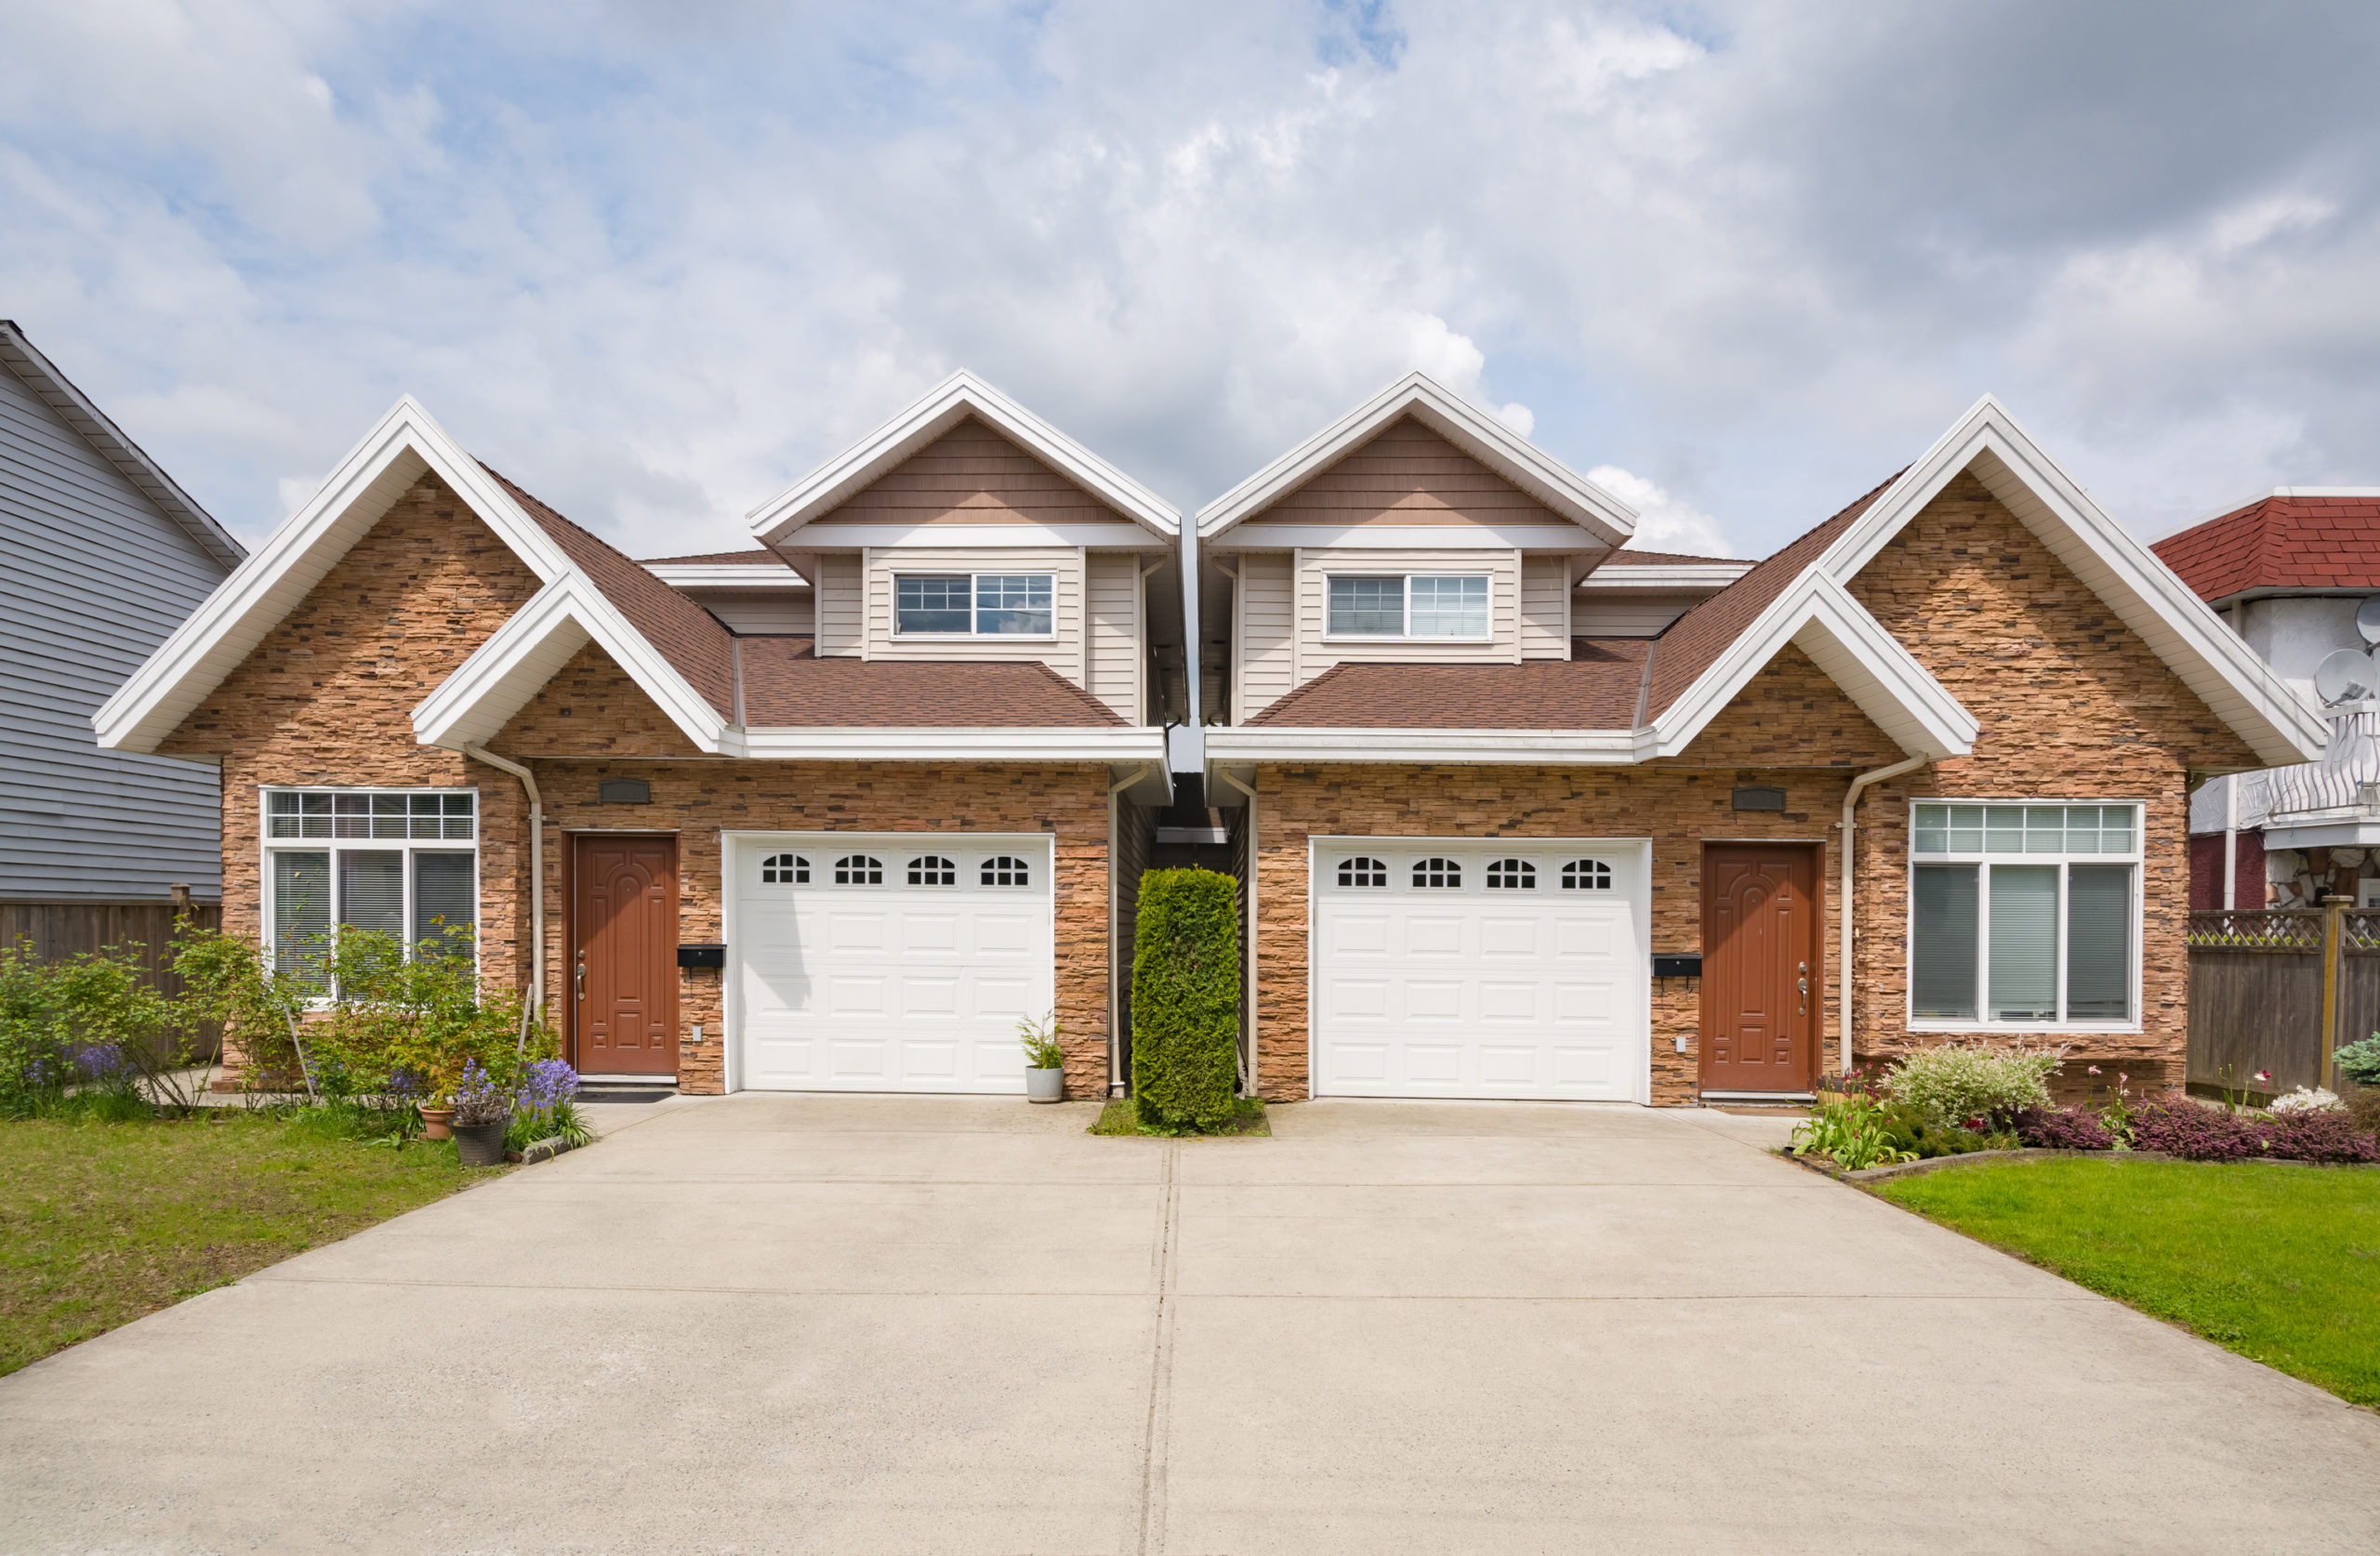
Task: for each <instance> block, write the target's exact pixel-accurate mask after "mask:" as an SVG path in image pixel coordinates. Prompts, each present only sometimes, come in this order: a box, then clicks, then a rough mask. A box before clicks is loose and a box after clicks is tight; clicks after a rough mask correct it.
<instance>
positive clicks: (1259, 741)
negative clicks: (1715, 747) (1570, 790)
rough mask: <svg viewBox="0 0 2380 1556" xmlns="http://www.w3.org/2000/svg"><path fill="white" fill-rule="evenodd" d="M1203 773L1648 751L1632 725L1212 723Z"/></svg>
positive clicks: (1581, 758)
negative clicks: (1267, 765) (1268, 766)
mask: <svg viewBox="0 0 2380 1556" xmlns="http://www.w3.org/2000/svg"><path fill="white" fill-rule="evenodd" d="M1205 733H1206V737H1207V771H1208V772H1209V773H1210V774H1211V773H1212V772H1213V771H1214V770H1215V769H1216V768H1217V767H1238V766H1243V765H1245V764H1247V763H1249V762H1272V761H1281V762H1382V761H1392V762H1436V763H1447V764H1452V765H1457V766H1483V765H1488V764H1494V763H1502V762H1560V763H1571V762H1578V763H1589V764H1606V765H1615V766H1623V765H1626V764H1629V763H1633V762H1641V761H1644V760H1645V759H1646V758H1647V757H1649V756H1650V755H1651V754H1652V750H1651V739H1650V736H1649V732H1642V731H1634V730H1558V731H1557V730H1435V729H1431V730H1393V729H1381V730H1375V729H1349V728H1346V727H1344V726H1339V725H1331V726H1313V727H1307V728H1298V727H1295V726H1287V725H1278V724H1228V725H1211V726H1209V727H1208V728H1207V730H1206V731H1205Z"/></svg>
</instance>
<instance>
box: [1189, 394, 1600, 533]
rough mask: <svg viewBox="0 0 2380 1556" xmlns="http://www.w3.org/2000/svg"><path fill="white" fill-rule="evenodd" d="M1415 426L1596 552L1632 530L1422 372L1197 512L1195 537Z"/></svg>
mask: <svg viewBox="0 0 2380 1556" xmlns="http://www.w3.org/2000/svg"><path fill="white" fill-rule="evenodd" d="M1407 415H1409V416H1411V417H1413V419H1414V420H1416V421H1418V422H1420V423H1421V425H1422V426H1424V427H1426V428H1428V429H1430V430H1431V431H1433V432H1435V433H1436V434H1438V436H1440V437H1442V438H1444V439H1446V440H1447V442H1450V443H1452V444H1453V445H1454V446H1455V447H1456V448H1458V449H1461V451H1462V452H1463V453H1464V454H1466V455H1470V456H1471V457H1472V458H1474V459H1475V460H1477V461H1478V462H1479V463H1480V464H1481V465H1483V466H1485V467H1486V468H1488V469H1489V470H1492V471H1494V472H1495V473H1496V474H1497V475H1499V476H1501V477H1502V478H1503V479H1504V480H1506V481H1511V482H1512V483H1513V484H1514V486H1516V487H1518V488H1520V490H1522V491H1523V492H1525V493H1527V494H1528V495H1529V496H1531V497H1533V498H1535V499H1536V500H1537V501H1539V502H1540V503H1542V504H1544V505H1545V506H1546V508H1550V509H1551V510H1553V511H1554V513H1556V514H1558V515H1560V516H1561V517H1562V518H1564V519H1566V520H1567V521H1570V522H1571V523H1574V524H1576V525H1578V526H1579V527H1580V528H1581V529H1583V530H1585V531H1586V532H1587V534H1588V535H1589V536H1591V537H1592V540H1591V542H1590V543H1591V544H1592V545H1593V546H1596V547H1618V546H1620V545H1621V544H1623V543H1625V542H1626V541H1627V539H1628V538H1629V537H1630V536H1631V535H1633V534H1635V533H1636V513H1635V510H1634V509H1633V508H1630V507H1629V506H1628V505H1627V504H1625V503H1623V502H1621V501H1620V499H1619V498H1617V497H1615V496H1613V495H1612V494H1610V493H1608V492H1607V491H1605V490H1604V489H1603V488H1602V487H1600V486H1597V485H1596V484H1595V483H1594V482H1593V481H1589V480H1587V478H1586V477H1584V476H1582V475H1580V474H1579V473H1577V472H1576V471H1574V470H1572V469H1571V468H1569V467H1567V466H1566V465H1564V464H1563V463H1562V462H1561V461H1560V460H1558V459H1555V458H1554V456H1553V455H1549V454H1547V453H1546V452H1545V451H1544V450H1542V449H1540V448H1539V447H1538V446H1537V445H1536V444H1534V443H1531V442H1528V440H1527V439H1526V438H1523V437H1521V436H1520V435H1519V434H1518V433H1516V432H1514V430H1513V429H1511V428H1509V427H1506V426H1505V425H1504V424H1503V423H1502V422H1501V421H1499V420H1498V419H1497V418H1496V417H1494V416H1493V415H1489V414H1488V413H1487V412H1486V411H1483V410H1481V409H1480V408H1479V407H1478V406H1476V405H1474V404H1472V403H1471V402H1469V401H1467V400H1464V399H1463V398H1462V397H1461V396H1460V395H1457V394H1455V393H1454V392H1452V391H1451V390H1449V389H1447V388H1446V387H1445V386H1444V385H1442V384H1440V383H1438V382H1437V381H1436V380H1435V379H1434V378H1432V377H1430V376H1428V375H1427V374H1424V373H1409V374H1408V375H1406V376H1404V377H1402V378H1399V379H1398V380H1397V381H1396V382H1395V383H1393V384H1391V385H1389V386H1388V387H1387V388H1386V389H1382V390H1381V391H1380V392H1379V393H1378V394H1375V395H1373V396H1372V397H1371V398H1370V399H1369V400H1367V401H1365V402H1363V403H1362V404H1360V405H1358V406H1356V407H1355V409H1354V410H1352V411H1350V412H1348V413H1347V414H1346V415H1343V416H1342V417H1340V418H1339V420H1337V421H1335V422H1333V423H1331V424H1330V425H1329V427H1326V428H1324V429H1322V430H1320V431H1319V432H1316V433H1315V434H1314V435H1313V436H1312V437H1310V438H1308V439H1306V440H1305V441H1304V442H1302V443H1300V444H1298V445H1297V446H1296V447H1295V448H1292V449H1290V450H1289V452H1288V453H1287V454H1284V455H1281V456H1280V457H1279V458H1278V459H1276V460H1274V461H1273V462H1272V463H1271V464H1269V465H1267V466H1265V467H1264V468H1263V469H1261V470H1258V471H1257V472H1256V473H1255V474H1254V475H1251V476H1250V477H1249V478H1248V479H1247V480H1245V481H1241V482H1240V483H1239V484H1238V485H1237V486H1235V487H1233V488H1232V489H1231V490H1230V491H1228V492H1226V493H1224V494H1223V495H1222V496H1220V497H1217V498H1216V499H1215V500H1214V501H1213V502H1211V503H1209V504H1208V505H1207V506H1206V507H1205V508H1200V509H1199V510H1198V515H1197V533H1198V538H1199V539H1201V540H1213V539H1215V538H1216V537H1218V536H1220V535H1222V534H1224V533H1225V532H1227V531H1229V530H1230V529H1232V528H1233V527H1234V526H1235V525H1237V524H1240V523H1244V522H1246V521H1249V520H1250V519H1254V518H1256V517H1257V516H1258V515H1260V514H1262V513H1263V511H1264V510H1265V509H1266V508H1270V507H1272V506H1273V505H1274V504H1275V503H1276V502H1278V501H1280V500H1281V499H1282V498H1283V497H1286V496H1288V495H1289V494H1290V493H1291V492H1294V491H1296V490H1297V489H1298V488H1299V487H1300V486H1302V484H1304V483H1305V482H1306V481H1309V480H1311V479H1312V478H1313V477H1315V476H1316V475H1318V474H1320V473H1321V472H1322V471H1324V470H1326V469H1328V468H1329V467H1330V466H1332V465H1333V464H1336V463H1337V462H1338V461H1339V460H1340V459H1341V458H1342V457H1343V456H1345V455H1348V454H1351V453H1353V452H1354V451H1355V450H1356V449H1357V448H1360V447H1361V446H1363V445H1364V444H1365V443H1367V442H1369V441H1370V440H1371V439H1372V438H1373V437H1375V436H1377V435H1378V434H1379V433H1380V432H1382V430H1384V429H1386V428H1388V427H1389V426H1390V424H1392V423H1394V422H1395V421H1396V420H1397V419H1398V418H1399V417H1401V416H1407Z"/></svg>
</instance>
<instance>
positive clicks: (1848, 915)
mask: <svg viewBox="0 0 2380 1556" xmlns="http://www.w3.org/2000/svg"><path fill="white" fill-rule="evenodd" d="M1933 759H1934V758H1931V757H1911V758H1909V759H1908V760H1906V761H1898V762H1895V763H1893V765H1892V766H1890V767H1880V768H1876V769H1874V770H1873V771H1868V772H1861V773H1858V774H1856V775H1854V776H1853V778H1852V780H1851V787H1850V788H1849V790H1847V791H1846V792H1845V794H1844V797H1843V890H1842V892H1841V894H1840V896H1839V897H1838V899H1837V903H1838V905H1837V906H1836V908H1835V912H1836V913H1838V914H1840V915H1841V916H1842V918H1843V934H1842V937H1841V941H1842V946H1843V968H1842V971H1841V974H1840V975H1839V976H1838V977H1837V978H1836V980H1835V1002H1836V1005H1837V1007H1838V1009H1839V1010H1840V1014H1839V1015H1838V1016H1837V1017H1836V1020H1837V1022H1839V1023H1840V1024H1841V1026H1842V1028H1843V1031H1842V1033H1841V1034H1840V1037H1841V1041H1842V1048H1843V1073H1844V1074H1845V1075H1849V1074H1850V1073H1851V940H1852V936H1853V934H1854V932H1855V930H1854V926H1855V925H1857V924H1858V921H1859V916H1858V913H1857V912H1856V911H1854V908H1855V904H1856V903H1857V901H1858V899H1857V898H1855V897H1854V896H1853V895H1852V890H1853V888H1854V887H1855V886H1856V885H1857V884H1858V877H1857V876H1856V874H1855V873H1854V871H1853V869H1852V861H1853V859H1854V858H1855V857H1856V856H1857V852H1858V851H1857V850H1855V849H1854V848H1853V847H1852V846H1851V835H1852V832H1853V831H1854V829H1855V828H1856V826H1857V823H1855V822H1854V821H1853V820H1852V813H1853V812H1854V811H1856V810H1857V809H1858V805H1859V794H1860V791H1861V790H1863V789H1865V788H1866V787H1867V786H1868V785H1871V784H1881V783H1883V782H1884V780H1885V779H1887V778H1897V777H1899V776H1900V775H1901V774H1902V773H1904V772H1913V771H1916V770H1917V769H1919V768H1921V767H1924V765H1925V764H1926V763H1927V762H1930V761H1932V760H1933Z"/></svg>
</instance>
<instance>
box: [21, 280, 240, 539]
mask: <svg viewBox="0 0 2380 1556" xmlns="http://www.w3.org/2000/svg"><path fill="white" fill-rule="evenodd" d="M0 363H5V364H6V365H7V366H8V367H9V368H11V369H13V370H14V371H15V373H16V375H17V376H18V377H20V378H22V379H23V380H24V381H25V382H26V384H28V385H29V386H31V388H32V389H33V393H34V394H36V395H38V396H40V398H41V399H42V401H43V402H45V403H46V404H47V405H48V406H49V408H50V409H51V410H53V411H55V412H57V413H58V415H59V417H60V419H62V420H63V421H64V422H65V423H66V425H67V426H69V427H71V428H73V429H74V431H75V432H76V433H77V434H78V435H80V436H81V438H82V439H83V441H84V442H86V443H89V444H90V445H91V446H92V448H94V449H96V450H98V451H99V457H100V458H102V459H105V460H106V461H107V462H108V463H109V464H111V465H112V466H114V467H115V468H116V469H117V470H118V471H119V472H121V473H122V475H123V476H124V478H125V479H126V481H130V482H132V484H133V485H134V486H135V487H137V488H139V492H140V494H141V495H142V496H144V497H147V498H148V499H149V500H150V501H151V502H152V503H153V504H155V505H156V506H157V508H158V510H159V511H161V512H162V513H164V514H165V517H166V518H167V519H169V520H171V521H173V522H174V523H175V524H176V525H178V526H179V528H180V529H181V531H182V533H183V534H187V535H189V536H190V538H191V539H192V541H193V542H195V543H196V544H197V546H198V547H199V548H200V549H201V550H203V551H205V553H206V554H207V555H208V556H210V557H213V558H214V559H215V560H217V561H218V562H220V563H222V564H223V568H224V570H225V571H226V572H229V571H230V570H231V569H232V568H235V567H237V566H239V565H240V560H241V559H242V558H243V557H245V556H246V555H247V554H248V552H247V547H244V546H242V545H241V544H240V543H239V542H238V541H236V540H234V539H232V538H231V532H230V531H228V530H226V529H224V527H223V526H222V525H220V524H218V523H217V522H216V521H215V517H214V515H212V514H210V513H208V512H207V511H206V509H205V508H201V507H199V506H198V499H197V498H195V497H193V496H192V495H191V494H189V493H187V492H185V491H183V490H182V488H181V483H180V482H179V481H176V480H175V479H174V478H173V477H172V476H169V475H167V474H166V473H165V468H164V467H163V466H161V465H159V464H158V463H157V462H156V461H155V460H153V459H152V458H150V457H149V455H147V454H145V453H143V452H141V448H140V445H139V444H138V443H136V442H133V441H132V440H131V439H130V438H127V437H126V436H125V435H124V429H121V428H119V427H118V426H116V424H115V423H114V422H112V421H111V420H109V419H108V416H107V413H105V412H104V411H101V410H100V409H99V406H97V405H95V404H93V403H92V402H91V400H90V397H89V396H88V395H86V394H85V393H84V392H83V391H82V390H81V389H76V388H75V387H74V385H73V381H72V380H70V379H69V378H68V377H67V376H66V375H65V374H63V373H60V372H59V370H58V365H57V364H56V363H53V362H51V361H50V360H49V359H48V358H47V357H46V356H44V355H42V353H41V351H40V350H39V349H38V348H36V347H35V346H34V345H33V342H32V341H30V340H28V339H26V338H25V332H24V330H23V328H22V327H21V326H20V325H19V324H18V323H16V321H14V320H12V319H0Z"/></svg>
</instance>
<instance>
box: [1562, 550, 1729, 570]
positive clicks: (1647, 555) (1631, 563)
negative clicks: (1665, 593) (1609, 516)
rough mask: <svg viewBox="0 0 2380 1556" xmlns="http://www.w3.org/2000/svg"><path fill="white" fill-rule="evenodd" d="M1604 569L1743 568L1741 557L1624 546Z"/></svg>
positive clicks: (1605, 564)
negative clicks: (1711, 555)
mask: <svg viewBox="0 0 2380 1556" xmlns="http://www.w3.org/2000/svg"><path fill="white" fill-rule="evenodd" d="M1598 565H1599V566H1603V567H1713V566H1716V567H1743V566H1746V565H1748V564H1747V563H1746V562H1745V560H1744V559H1743V558H1741V557H1689V556H1687V555H1686V553H1685V552H1683V551H1639V550H1637V549H1635V548H1634V547H1627V546H1623V547H1620V549H1619V550H1617V551H1614V552H1613V553H1612V554H1611V555H1609V556H1607V557H1606V558H1604V560H1602V562H1601V563H1599V564H1598Z"/></svg>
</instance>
